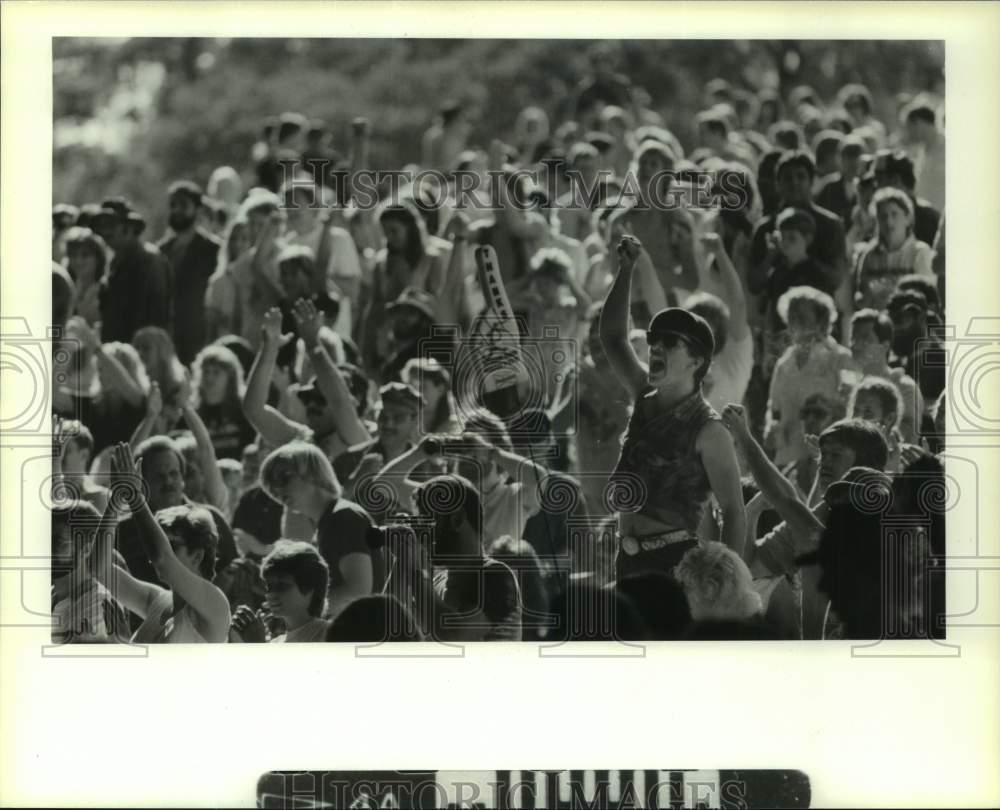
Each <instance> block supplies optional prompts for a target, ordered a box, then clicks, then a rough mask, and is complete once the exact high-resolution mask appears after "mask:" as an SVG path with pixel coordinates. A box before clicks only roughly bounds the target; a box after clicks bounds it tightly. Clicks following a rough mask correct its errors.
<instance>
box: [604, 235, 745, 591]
mask: <svg viewBox="0 0 1000 810" xmlns="http://www.w3.org/2000/svg"><path fill="white" fill-rule="evenodd" d="M642 249H643V248H642V244H641V243H640V242H639V240H638V239H636V238H635V237H634V236H629V235H625V236H623V237H622V239H621V241H620V242H619V243H618V273H617V275H616V276H615V280H614V283H613V284H612V286H611V289H610V290H609V291H608V295H607V298H606V300H605V302H604V308H603V309H602V311H601V323H600V335H601V342H602V344H603V347H604V351H605V354H606V355H607V357H608V360H609V361H610V362H611V365H612V368H613V369H614V371H615V373H616V374H617V376H618V377H619V378H620V379H621V381H622V382H623V383H624V384H625V387H626V388H627V389H628V391H629V393H630V394H631V395H632V398H633V401H634V406H633V410H632V415H631V417H630V418H629V424H628V431H627V432H626V434H625V441H624V445H623V447H622V453H621V457H620V458H619V460H618V465H617V467H616V468H615V471H614V473H613V474H612V476H611V481H610V482H609V487H610V493H609V494H610V498H609V500H611V501H612V503H614V505H616V506H617V508H618V511H619V512H620V518H619V532H620V535H619V543H618V555H617V560H616V569H617V576H618V578H619V579H621V578H622V577H624V576H626V575H628V574H633V573H641V572H646V571H658V572H662V573H666V574H672V571H673V568H674V566H676V565H677V563H678V562H680V560H681V558H682V557H683V556H684V554H685V553H686V552H687V551H688V550H689V549H691V548H693V547H694V546H696V545H697V543H698V538H699V535H700V533H701V532H700V526H701V524H702V521H703V519H704V518H705V517H706V514H705V511H706V510H705V507H706V506H707V504H708V501H709V498H710V496H712V495H714V496H715V500H716V501H717V503H718V505H719V509H720V511H721V514H722V530H721V539H722V541H723V543H725V544H726V545H727V546H728V547H729V548H731V549H733V550H734V551H736V552H737V553H738V554H739V553H742V550H743V542H744V534H745V523H746V515H745V512H744V507H743V498H742V493H741V489H740V474H739V465H738V463H737V460H736V451H735V449H734V446H733V440H732V437H731V436H730V435H729V432H728V431H727V430H726V428H725V427H724V426H723V424H722V422H721V421H720V417H719V415H718V414H717V413H716V412H715V411H714V410H713V409H712V408H711V406H710V405H709V404H708V402H706V401H705V397H704V396H703V394H702V387H701V384H702V380H704V378H705V374H706V373H707V372H708V369H709V366H710V365H711V362H712V355H713V353H714V349H715V338H714V336H713V334H712V330H711V327H709V325H708V323H707V322H706V321H705V319H704V318H701V317H700V316H698V315H695V314H694V313H692V312H688V311H687V310H684V309H679V308H676V307H669V308H667V309H663V310H661V311H660V312H658V313H657V314H656V315H655V316H654V317H653V319H652V320H651V321H650V323H649V329H648V331H647V335H646V339H647V342H648V343H649V367H648V368H647V367H646V366H644V365H643V364H642V363H641V362H640V361H639V359H638V357H637V356H636V353H635V350H634V349H633V348H632V345H631V344H630V343H629V340H628V334H629V323H628V320H629V318H628V307H629V297H630V293H631V283H632V271H633V269H634V268H635V266H636V262H637V260H638V259H639V256H640V253H641V251H642ZM706 528H707V529H710V528H711V527H706Z"/></svg>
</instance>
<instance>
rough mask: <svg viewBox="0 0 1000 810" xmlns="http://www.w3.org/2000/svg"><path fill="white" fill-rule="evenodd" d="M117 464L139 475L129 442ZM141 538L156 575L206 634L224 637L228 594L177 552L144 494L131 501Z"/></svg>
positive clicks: (117, 450)
mask: <svg viewBox="0 0 1000 810" xmlns="http://www.w3.org/2000/svg"><path fill="white" fill-rule="evenodd" d="M114 464H115V466H116V467H117V468H118V469H119V470H121V471H123V472H125V473H126V474H127V475H128V476H129V477H130V478H132V479H133V480H136V479H138V478H139V472H138V468H137V467H136V463H135V460H134V458H133V457H132V451H131V449H130V448H129V447H128V445H126V444H124V443H122V444H119V445H118V446H117V447H116V448H115V451H114ZM132 507H133V508H132V518H133V520H134V521H135V523H136V529H137V530H138V535H139V541H140V543H141V544H142V547H143V550H144V551H145V552H146V555H147V557H148V559H149V561H150V562H151V563H152V564H153V568H154V569H155V570H156V573H157V576H159V577H160V579H162V580H163V582H165V583H166V584H167V586H169V588H170V590H171V592H172V593H173V594H175V595H176V596H179V597H180V598H181V599H183V600H184V601H185V602H186V603H187V604H188V605H190V606H191V608H192V609H193V610H194V611H195V613H197V614H198V618H199V619H200V620H201V624H202V629H204V630H205V631H206V632H205V633H204V635H205V637H206V638H208V639H209V640H213V641H224V640H225V638H226V636H227V635H228V633H229V618H230V617H229V602H228V601H227V600H226V597H225V595H224V594H223V593H222V591H220V590H219V589H218V588H217V587H215V586H214V585H213V584H212V583H211V582H209V581H208V580H207V579H205V578H204V577H202V576H200V575H199V574H196V573H195V572H193V571H191V570H190V569H188V568H187V567H186V566H185V565H184V564H183V563H182V562H181V561H180V560H179V559H177V555H176V554H175V553H174V550H173V548H172V547H171V545H170V540H169V538H168V537H167V535H166V533H165V532H164V531H163V529H162V527H161V526H160V524H159V523H157V522H156V518H155V517H154V516H153V513H152V511H150V508H149V504H148V503H147V502H146V499H145V498H144V497H140V498H137V499H136V500H135V502H133V504H132Z"/></svg>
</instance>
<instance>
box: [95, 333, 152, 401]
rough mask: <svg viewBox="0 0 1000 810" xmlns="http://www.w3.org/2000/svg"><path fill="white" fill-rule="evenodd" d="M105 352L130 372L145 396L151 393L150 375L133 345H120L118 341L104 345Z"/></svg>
mask: <svg viewBox="0 0 1000 810" xmlns="http://www.w3.org/2000/svg"><path fill="white" fill-rule="evenodd" d="M104 351H105V352H106V353H107V354H110V355H111V356H112V357H114V358H115V360H117V361H118V362H119V363H121V365H122V367H123V368H124V369H125V370H126V371H127V372H128V375H129V376H130V377H131V378H132V381H133V382H134V383H135V384H136V385H138V386H139V388H141V389H142V393H143V394H148V393H149V375H148V374H147V373H146V367H145V366H144V365H143V364H142V359H141V358H140V357H139V352H137V351H136V350H135V346H133V345H132V344H131V343H119V342H118V341H117V340H115V341H112V342H111V343H105V344H104Z"/></svg>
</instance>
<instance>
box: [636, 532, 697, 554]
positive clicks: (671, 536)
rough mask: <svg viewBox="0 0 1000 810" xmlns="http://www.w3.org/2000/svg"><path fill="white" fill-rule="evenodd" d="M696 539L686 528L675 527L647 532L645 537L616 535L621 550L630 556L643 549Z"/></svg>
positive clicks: (652, 549) (651, 549)
mask: <svg viewBox="0 0 1000 810" xmlns="http://www.w3.org/2000/svg"><path fill="white" fill-rule="evenodd" d="M696 539H697V538H695V537H694V536H693V535H692V534H691V532H689V531H688V530H687V529H677V530H675V531H672V532H664V533H663V534H649V535H646V536H645V537H633V536H631V535H626V534H620V535H618V545H619V547H620V548H621V550H622V551H624V552H625V553H626V554H628V555H629V556H630V557H634V556H635V555H636V554H641V553H642V552H644V551H656V549H658V548H664V547H666V546H672V545H675V544H677V543H684V542H686V541H689V540H696Z"/></svg>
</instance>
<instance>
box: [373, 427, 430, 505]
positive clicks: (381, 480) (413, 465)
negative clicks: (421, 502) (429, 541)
mask: <svg viewBox="0 0 1000 810" xmlns="http://www.w3.org/2000/svg"><path fill="white" fill-rule="evenodd" d="M434 441H435V437H433V436H425V437H424V438H423V439H421V440H420V442H419V443H418V444H417V445H416V446H414V447H411V448H410V449H409V450H407V451H406V452H405V453H403V454H402V455H400V456H397V457H396V458H394V459H393V460H392V461H390V462H389V463H388V464H386V465H385V466H384V467H383V468H382V469H381V470H379V471H378V474H377V475H376V476H375V477H374V478H373V479H372V485H373V486H376V485H385V486H388V487H390V488H391V489H392V491H393V493H394V494H395V497H396V508H397V509H401V510H403V511H409V510H410V508H411V506H410V504H411V503H412V499H413V493H414V492H415V491H416V489H417V487H418V486H420V484H419V482H417V481H413V480H411V479H410V478H409V477H408V476H409V475H410V474H411V473H412V472H413V471H414V470H415V469H417V467H419V466H420V465H421V464H423V463H424V462H425V461H428V460H429V459H431V458H433V457H434V455H435V454H433V453H431V452H429V448H433V444H432V442H434Z"/></svg>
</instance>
